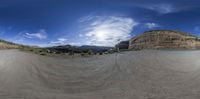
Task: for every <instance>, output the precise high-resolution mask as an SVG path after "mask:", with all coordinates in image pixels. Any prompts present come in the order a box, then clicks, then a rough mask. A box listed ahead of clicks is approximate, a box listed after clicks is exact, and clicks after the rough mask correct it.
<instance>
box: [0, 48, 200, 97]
mask: <svg viewBox="0 0 200 99" xmlns="http://www.w3.org/2000/svg"><path fill="white" fill-rule="evenodd" d="M116 56H117V57H116ZM0 99H200V51H150V50H144V51H135V52H134V51H133V52H125V53H121V54H118V55H115V54H112V55H104V56H98V57H90V58H74V59H56V58H50V57H44V56H39V55H35V54H30V53H25V52H20V51H18V50H1V51H0Z"/></svg>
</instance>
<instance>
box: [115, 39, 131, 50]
mask: <svg viewBox="0 0 200 99" xmlns="http://www.w3.org/2000/svg"><path fill="white" fill-rule="evenodd" d="M115 47H116V48H118V49H119V50H126V49H128V48H129V41H121V42H120V43H118V44H117V45H116V46H115Z"/></svg>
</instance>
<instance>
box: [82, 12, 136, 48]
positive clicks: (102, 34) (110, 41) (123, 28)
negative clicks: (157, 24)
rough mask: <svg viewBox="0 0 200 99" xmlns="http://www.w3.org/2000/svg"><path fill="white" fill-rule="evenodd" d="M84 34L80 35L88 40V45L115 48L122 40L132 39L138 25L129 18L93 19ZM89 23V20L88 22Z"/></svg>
mask: <svg viewBox="0 0 200 99" xmlns="http://www.w3.org/2000/svg"><path fill="white" fill-rule="evenodd" d="M90 19H93V20H92V21H91V22H89V26H88V27H87V28H86V29H85V31H84V33H82V34H79V35H81V37H82V38H84V39H86V42H85V43H86V44H89V45H99V46H114V45H115V44H116V43H118V42H119V41H122V40H127V39H129V38H130V36H131V35H130V33H131V32H132V30H133V27H134V26H136V25H137V24H138V23H137V22H135V21H134V20H133V19H132V18H128V17H115V16H109V17H104V16H103V17H99V16H98V17H95V16H94V17H93V18H90ZM87 21H89V20H87Z"/></svg>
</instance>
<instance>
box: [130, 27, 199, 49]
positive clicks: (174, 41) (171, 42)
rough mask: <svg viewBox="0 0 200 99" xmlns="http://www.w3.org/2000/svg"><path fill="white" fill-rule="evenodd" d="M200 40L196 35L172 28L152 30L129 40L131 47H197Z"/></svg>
mask: <svg viewBox="0 0 200 99" xmlns="http://www.w3.org/2000/svg"><path fill="white" fill-rule="evenodd" d="M196 48H200V42H199V40H198V38H197V37H196V36H193V35H190V34H187V33H183V32H179V31H172V30H152V31H147V32H145V33H143V34H142V35H139V36H136V37H134V38H132V39H131V40H130V41H129V49H196Z"/></svg>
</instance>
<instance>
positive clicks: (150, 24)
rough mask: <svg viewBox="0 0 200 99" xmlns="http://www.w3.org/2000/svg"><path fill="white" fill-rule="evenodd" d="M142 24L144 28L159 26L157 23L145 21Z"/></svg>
mask: <svg viewBox="0 0 200 99" xmlns="http://www.w3.org/2000/svg"><path fill="white" fill-rule="evenodd" d="M144 26H145V27H146V28H149V29H153V28H156V27H159V25H158V24H156V23H145V24H144Z"/></svg>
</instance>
